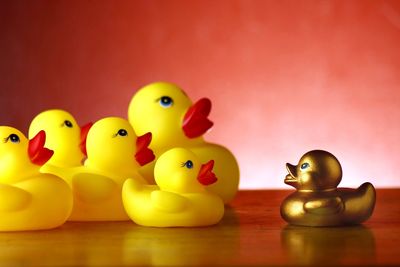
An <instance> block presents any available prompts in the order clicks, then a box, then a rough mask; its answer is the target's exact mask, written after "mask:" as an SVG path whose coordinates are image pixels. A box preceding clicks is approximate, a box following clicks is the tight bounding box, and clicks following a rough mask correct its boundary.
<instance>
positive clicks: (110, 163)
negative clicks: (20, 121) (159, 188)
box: [42, 117, 155, 221]
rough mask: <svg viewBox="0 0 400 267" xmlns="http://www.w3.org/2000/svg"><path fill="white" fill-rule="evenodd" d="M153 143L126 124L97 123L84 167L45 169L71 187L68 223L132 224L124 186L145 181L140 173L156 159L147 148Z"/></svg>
mask: <svg viewBox="0 0 400 267" xmlns="http://www.w3.org/2000/svg"><path fill="white" fill-rule="evenodd" d="M150 141H151V134H146V135H144V136H142V137H137V136H136V134H135V132H134V131H133V129H132V126H131V125H130V124H129V122H128V121H127V120H125V119H122V118H118V117H108V118H104V119H101V120H99V121H97V122H96V123H94V124H93V126H92V127H91V128H90V130H89V132H88V134H87V139H86V144H85V145H86V150H87V159H86V161H85V163H84V166H80V167H71V168H60V167H56V166H54V165H48V166H46V167H45V168H42V171H44V172H48V173H52V174H55V175H57V176H60V177H62V178H63V179H64V180H65V181H67V183H68V184H69V185H70V186H71V188H72V192H73V195H74V207H73V210H72V214H71V216H70V218H69V219H68V220H70V221H124V220H129V217H128V215H127V214H126V212H125V210H124V207H123V205H122V197H121V191H122V185H123V183H124V182H125V180H126V179H127V178H134V179H137V180H140V181H144V179H143V178H142V177H141V176H140V175H139V174H138V169H139V168H140V165H144V164H146V163H148V162H150V161H152V160H153V159H154V158H155V156H154V155H153V154H152V151H151V150H149V149H148V148H147V145H148V144H149V143H150Z"/></svg>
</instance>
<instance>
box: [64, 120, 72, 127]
mask: <svg viewBox="0 0 400 267" xmlns="http://www.w3.org/2000/svg"><path fill="white" fill-rule="evenodd" d="M64 125H65V126H67V127H68V128H72V122H70V121H69V120H65V121H64Z"/></svg>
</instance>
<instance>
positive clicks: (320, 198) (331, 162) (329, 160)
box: [281, 150, 376, 226]
mask: <svg viewBox="0 0 400 267" xmlns="http://www.w3.org/2000/svg"><path fill="white" fill-rule="evenodd" d="M286 168H287V170H288V172H289V174H288V175H287V176H286V178H285V183H286V184H288V185H291V186H293V187H295V188H296V189H297V191H296V192H294V193H292V194H291V195H289V196H288V197H287V198H286V199H285V200H284V201H283V203H282V205H281V215H282V218H283V219H284V220H285V221H287V222H288V223H290V224H293V225H303V226H340V225H350V224H359V223H362V222H364V221H365V220H367V219H368V218H369V217H370V216H371V215H372V212H373V210H374V206H375V198H376V193H375V188H374V187H373V185H372V184H370V183H364V184H362V185H361V186H360V187H359V188H357V189H349V188H337V186H338V185H339V183H340V181H341V179H342V167H341V166H340V163H339V161H338V160H337V159H336V157H335V156H334V155H332V154H331V153H329V152H327V151H323V150H312V151H309V152H307V153H306V154H304V155H303V156H302V157H301V159H300V161H299V163H298V165H297V166H294V165H291V164H289V163H287V164H286Z"/></svg>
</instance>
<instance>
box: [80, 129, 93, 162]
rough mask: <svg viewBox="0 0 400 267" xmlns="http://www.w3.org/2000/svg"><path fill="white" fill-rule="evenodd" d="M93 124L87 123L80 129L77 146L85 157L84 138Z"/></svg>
mask: <svg viewBox="0 0 400 267" xmlns="http://www.w3.org/2000/svg"><path fill="white" fill-rule="evenodd" d="M92 126H93V123H92V122H89V123H87V124H85V125H83V126H82V127H81V142H80V144H79V148H80V149H81V151H82V153H83V154H84V155H85V156H86V157H87V151H86V138H87V135H88V133H89V130H90V128H92Z"/></svg>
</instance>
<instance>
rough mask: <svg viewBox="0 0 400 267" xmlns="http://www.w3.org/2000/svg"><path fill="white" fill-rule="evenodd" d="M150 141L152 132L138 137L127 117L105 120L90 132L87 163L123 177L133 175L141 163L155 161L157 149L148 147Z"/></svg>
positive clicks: (100, 121) (97, 123)
mask: <svg viewBox="0 0 400 267" xmlns="http://www.w3.org/2000/svg"><path fill="white" fill-rule="evenodd" d="M150 142H151V134H150V133H147V134H145V135H144V136H141V137H137V136H136V134H135V132H134V131H133V128H132V126H131V125H130V124H129V122H128V121H127V120H125V119H123V118H119V117H108V118H104V119H101V120H99V121H97V122H96V123H94V124H93V126H92V127H91V128H90V130H89V131H88V133H87V138H86V143H85V147H86V148H85V149H86V151H87V157H88V158H87V160H86V161H85V165H86V166H92V167H95V168H97V169H99V170H104V171H107V172H110V173H114V174H120V175H121V176H125V175H130V174H132V173H135V172H136V170H137V168H139V165H141V166H142V165H144V164H147V163H149V162H151V161H153V160H154V158H155V156H154V154H153V152H152V151H151V150H150V149H148V147H147V146H148V144H149V143H150Z"/></svg>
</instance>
